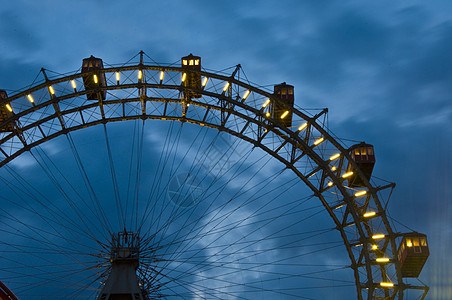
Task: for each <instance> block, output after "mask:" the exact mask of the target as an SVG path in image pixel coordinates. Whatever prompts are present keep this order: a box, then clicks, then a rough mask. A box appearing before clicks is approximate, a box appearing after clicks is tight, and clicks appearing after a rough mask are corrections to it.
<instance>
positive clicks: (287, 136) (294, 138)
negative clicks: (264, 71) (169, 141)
mask: <svg viewBox="0 0 452 300" xmlns="http://www.w3.org/2000/svg"><path fill="white" fill-rule="evenodd" d="M135 70H157V71H164V72H165V71H173V72H183V71H184V70H183V69H182V68H181V67H165V66H151V65H142V64H138V65H134V66H126V67H113V68H105V69H103V70H102V73H104V74H105V73H109V72H123V71H135ZM199 73H200V74H201V75H202V76H208V77H211V78H216V79H219V80H223V81H225V82H230V83H232V84H235V85H239V86H241V87H243V88H246V89H248V90H251V91H253V92H254V93H256V94H260V95H263V96H265V97H268V98H270V99H272V100H273V101H278V99H275V98H274V97H273V95H272V94H270V93H268V92H266V91H263V90H261V89H259V88H257V87H254V86H252V85H250V84H248V83H246V82H242V81H240V80H237V79H235V78H230V77H227V76H224V75H219V74H215V73H212V72H205V71H201V72H199ZM87 74H88V75H90V74H91V73H87ZM87 74H83V75H87ZM80 78H82V73H76V74H73V75H69V76H63V77H60V78H56V79H52V80H49V81H47V82H44V83H41V84H38V85H36V86H34V87H31V88H29V89H27V90H25V91H22V92H20V93H18V94H16V95H14V96H12V97H9V98H7V99H6V100H4V101H3V103H1V105H5V104H6V103H7V102H8V103H10V102H13V101H14V100H16V99H19V98H21V97H26V95H29V94H32V93H33V92H35V91H38V90H40V89H45V88H47V87H48V86H49V85H50V86H51V85H54V84H58V83H62V82H69V81H70V80H73V79H80ZM154 87H159V88H167V89H174V90H176V89H177V90H180V91H185V90H190V89H188V88H185V87H181V86H176V85H162V84H160V85H158V84H148V83H135V84H130V85H118V86H106V87H104V88H103V89H100V90H101V91H103V90H105V91H110V90H116V89H118V90H121V89H126V88H135V89H146V88H154ZM198 92H200V93H201V94H203V95H205V96H210V97H214V98H217V99H219V100H223V101H226V102H228V103H230V104H232V105H234V106H238V107H241V108H242V109H246V110H247V111H249V112H252V113H254V114H255V116H256V119H252V118H250V117H248V116H246V115H243V114H240V113H239V112H236V111H234V109H230V110H225V109H222V108H221V107H220V106H214V105H210V104H206V105H205V106H206V107H208V109H209V110H216V111H222V110H224V111H226V112H227V113H230V114H234V115H236V116H238V117H240V118H242V119H244V120H246V121H247V122H252V121H257V117H263V115H262V112H261V111H259V110H257V108H253V107H251V106H248V105H247V104H246V103H245V101H238V100H235V99H232V98H229V97H226V96H225V95H222V94H218V93H217V94H215V93H211V92H208V91H198ZM84 94H86V91H78V92H76V93H73V94H68V95H65V96H62V97H54V98H51V99H49V101H47V102H43V103H40V104H38V105H33V107H32V108H30V109H28V110H24V111H21V112H19V113H17V114H14V116H13V117H12V118H11V119H10V120H8V122H9V121H11V120H12V121H19V120H20V118H22V117H24V116H26V115H27V114H28V113H31V112H34V111H37V110H39V109H40V108H43V107H46V106H48V105H52V104H54V103H59V101H62V100H64V99H70V98H73V97H77V96H82V95H84ZM147 99H149V98H147ZM139 100H140V99H139V98H133V99H132V98H130V99H123V102H125V101H130V102H138V101H139ZM154 100H155V101H162V102H171V101H173V102H174V103H179V104H182V101H181V99H167V98H161V99H151V100H146V101H154ZM108 103H109V102H108V100H106V101H104V104H105V105H108ZM190 103H191V104H193V105H198V106H202V105H203V103H201V102H197V101H191V102H190ZM98 106H100V104H99V102H92V103H88V105H84V106H80V107H75V108H73V109H72V110H67V111H64V112H60V113H61V115H60V116H62V115H64V114H69V113H72V112H80V113H81V112H82V111H83V110H85V109H89V108H93V107H98ZM288 109H290V111H291V112H292V113H294V114H295V115H297V116H299V117H301V118H302V119H304V120H305V121H306V122H308V123H309V125H310V126H313V127H314V128H315V129H316V130H317V131H318V132H320V133H321V135H322V137H324V138H325V139H326V140H327V141H328V142H329V143H331V144H332V145H334V146H335V147H336V149H337V150H338V151H339V153H340V155H341V156H343V157H344V158H346V159H347V160H348V161H349V162H351V163H352V164H353V161H352V160H351V159H350V155H349V153H348V151H347V149H345V148H344V147H343V146H342V145H341V143H340V142H338V141H336V139H335V138H334V137H333V136H332V135H330V134H329V133H328V131H327V130H326V129H325V128H324V127H322V126H321V125H320V124H318V123H317V122H316V120H315V119H314V118H312V117H309V116H308V115H306V114H305V113H303V112H301V111H299V110H298V109H296V108H289V107H288ZM53 118H55V116H53V115H51V116H48V119H53ZM137 119H143V120H146V119H163V120H169V121H180V122H182V123H184V122H187V123H193V124H196V125H201V126H208V127H212V128H215V129H217V130H220V131H224V132H226V133H228V134H231V135H234V136H236V137H238V138H240V139H242V140H244V141H246V142H250V143H252V144H253V145H254V146H258V147H260V148H261V149H262V150H264V151H266V152H267V153H269V154H271V155H272V156H273V157H275V158H276V159H278V157H279V156H278V154H277V153H275V152H274V151H272V150H271V149H268V148H266V147H265V146H264V145H263V144H260V143H258V142H256V141H254V140H252V139H251V138H247V136H246V135H243V133H241V132H234V131H232V130H230V129H228V128H226V127H224V125H222V126H216V125H215V124H213V123H211V124H209V123H208V122H199V121H198V120H195V119H191V118H188V117H183V118H180V117H171V116H158V115H155V116H152V115H135V116H133V117H132V116H127V117H118V118H105V117H102V118H101V119H100V120H97V121H94V122H92V123H85V124H83V125H80V126H75V127H71V128H62V130H61V131H58V132H56V133H54V134H52V135H49V136H47V137H46V138H45V139H42V140H39V142H36V143H32V144H27V145H26V146H24V147H23V148H22V149H21V150H19V151H18V152H16V153H17V155H16V154H14V155H13V156H10V157H12V158H11V159H9V160H8V159H7V161H6V162H4V161H2V162H1V163H0V167H1V166H3V165H4V164H7V163H8V162H9V161H11V160H14V159H15V158H16V157H17V156H20V155H21V154H22V153H23V152H25V151H28V150H30V149H31V148H33V147H35V146H37V145H39V144H41V143H45V142H47V141H49V140H51V139H53V138H55V137H57V136H60V135H62V134H66V133H68V132H72V131H76V130H80V129H83V128H87V127H91V126H94V125H98V124H102V123H104V124H105V123H109V122H116V121H126V120H137ZM39 121H42V122H41V123H43V122H45V120H41V119H39ZM266 122H268V124H271V126H268V127H266V124H267V123H265V122H261V124H258V125H260V126H263V127H266V129H267V130H269V131H274V130H275V128H276V129H277V130H276V131H275V132H276V133H277V134H278V133H279V134H283V135H284V140H285V141H286V142H287V143H292V144H293V145H294V144H298V145H303V149H302V150H303V151H306V153H307V154H306V155H308V156H309V157H310V158H312V159H313V160H314V161H315V162H316V163H317V166H318V167H320V169H321V170H322V171H323V172H326V173H327V174H328V175H329V177H330V178H331V179H332V180H333V182H334V184H335V185H336V186H337V188H338V189H339V190H340V191H341V193H342V194H343V195H344V201H345V202H346V203H347V205H349V206H350V207H351V208H353V205H352V204H353V202H352V201H353V196H351V195H350V194H349V193H348V192H347V190H346V189H345V188H344V187H342V185H341V181H340V179H339V178H338V177H337V176H335V175H334V174H333V173H332V172H331V170H330V169H329V167H328V164H326V163H325V160H324V159H323V158H321V157H320V156H319V155H318V154H317V153H316V152H315V151H314V150H313V148H312V147H311V145H309V144H307V143H306V142H304V141H303V140H302V139H301V138H300V137H299V136H298V135H297V134H296V133H297V131H293V130H290V129H288V128H286V127H284V126H281V124H280V123H279V122H278V121H277V120H273V119H272V118H267V119H266ZM5 123H6V122H5ZM41 123H38V124H34V125H33V124H31V125H28V128H22V129H23V130H24V131H25V130H27V129H31V128H36V127H37V126H38V125H39V124H41ZM256 124H257V123H256ZM0 127H1V124H0ZM15 134H16V133H14V132H13V133H11V135H15ZM6 139H7V137H4V138H3V139H2V140H1V141H0V146H1V145H2V144H3V142H4V141H5V140H6ZM8 158H9V157H8ZM279 160H280V161H281V162H283V160H282V158H281V157H280V159H279ZM283 163H284V162H283ZM286 167H287V168H289V169H291V170H292V171H293V172H294V173H295V174H296V175H297V176H298V177H300V179H301V180H302V181H303V182H304V183H305V184H306V185H307V186H308V187H309V188H310V189H311V190H312V191H313V192H314V193H315V195H316V197H318V198H319V199H320V201H321V202H322V204H323V205H324V207H325V208H326V209H327V211H328V213H329V214H330V217H331V218H332V219H333V221H334V223H335V224H336V225H338V228H337V229H338V230H339V231H340V233H341V237H342V239H343V241H344V245H345V247H346V249H347V252H348V253H349V256H350V257H349V258H350V260H351V261H352V264H356V262H355V261H354V256H353V252H352V246H351V244H352V243H351V241H349V240H348V239H347V235H346V233H345V232H344V230H343V228H342V227H341V226H340V225H341V222H340V220H338V219H337V218H335V215H334V213H333V212H332V209H331V207H330V206H329V205H328V203H327V202H326V200H325V199H324V198H323V196H322V191H320V190H318V189H317V188H316V187H314V186H313V185H312V184H311V183H310V181H309V180H308V179H307V178H306V177H305V176H304V175H303V174H302V173H301V172H298V173H297V172H296V171H297V170H296V168H295V167H294V166H293V165H292V167H291V168H290V167H289V165H288V164H287V162H286ZM357 170H358V172H360V171H359V169H358V168H357ZM360 175H361V177H363V179H364V182H365V183H366V188H367V189H368V191H369V194H371V196H372V197H373V199H374V201H375V202H376V205H377V206H379V212H380V215H379V217H380V218H381V219H382V220H383V222H384V224H385V228H386V231H387V234H388V235H389V239H390V241H389V242H390V244H391V245H392V255H393V257H394V258H395V257H396V252H395V251H394V249H395V248H394V247H395V241H394V239H395V237H394V233H393V231H392V228H391V226H390V224H389V222H388V220H387V218H386V215H385V214H384V209H383V208H382V206H381V203H380V202H379V198H378V195H377V188H374V187H373V186H372V185H371V184H370V183H369V182H368V180H367V179H366V178H365V177H364V176H363V175H362V174H360ZM350 213H351V214H352V217H353V219H354V221H355V226H356V227H357V228H358V232H359V235H360V237H361V240H362V241H363V240H366V239H369V238H370V237H369V236H368V235H367V234H366V233H365V230H364V229H363V228H362V225H361V223H362V221H363V220H362V217H361V216H359V215H358V212H356V211H355V210H354V209H352V210H351V212H350ZM363 252H364V256H365V264H366V266H365V268H366V272H367V276H366V277H367V279H368V282H367V284H368V283H369V281H370V282H372V284H371V285H368V286H364V285H362V284H363V282H362V281H361V280H360V278H359V274H358V267H359V266H351V267H352V269H353V270H354V272H355V281H356V286H357V290H358V295H360V294H361V290H362V289H364V288H368V289H369V290H370V292H369V294H368V295H372V293H373V289H375V288H377V287H378V286H377V284H376V283H373V279H372V278H373V275H372V270H371V264H372V262H371V259H370V256H369V253H368V251H367V250H364V251H363ZM393 263H394V265H395V267H396V269H398V262H397V260H396V261H395V262H393ZM397 273H399V272H398V271H397ZM397 281H398V284H399V285H402V283H403V282H402V280H401V278H400V276H398V275H397ZM394 289H395V290H396V293H397V287H395V288H394ZM400 293H401V292H399V295H400ZM359 297H360V296H359ZM369 297H370V296H369Z"/></svg>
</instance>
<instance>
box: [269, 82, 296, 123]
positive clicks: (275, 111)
mask: <svg viewBox="0 0 452 300" xmlns="http://www.w3.org/2000/svg"><path fill="white" fill-rule="evenodd" d="M273 91H274V92H273V95H274V96H275V98H276V99H278V100H279V101H276V102H275V103H272V104H271V108H270V114H271V116H272V118H273V119H274V120H277V121H279V122H281V123H282V124H283V125H284V126H286V127H289V128H290V127H291V126H292V111H291V110H290V109H289V108H292V107H293V105H294V101H295V97H294V87H293V85H289V84H286V83H285V82H283V83H281V84H277V85H275V86H274V89H273ZM284 104H285V105H284Z"/></svg>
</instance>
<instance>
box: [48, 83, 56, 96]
mask: <svg viewBox="0 0 452 300" xmlns="http://www.w3.org/2000/svg"><path fill="white" fill-rule="evenodd" d="M49 92H50V94H52V95H55V90H54V89H53V87H52V86H51V85H49Z"/></svg>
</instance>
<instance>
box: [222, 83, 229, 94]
mask: <svg viewBox="0 0 452 300" xmlns="http://www.w3.org/2000/svg"><path fill="white" fill-rule="evenodd" d="M228 88H229V82H226V84H225V85H224V88H223V92H226V91H227V90H228Z"/></svg>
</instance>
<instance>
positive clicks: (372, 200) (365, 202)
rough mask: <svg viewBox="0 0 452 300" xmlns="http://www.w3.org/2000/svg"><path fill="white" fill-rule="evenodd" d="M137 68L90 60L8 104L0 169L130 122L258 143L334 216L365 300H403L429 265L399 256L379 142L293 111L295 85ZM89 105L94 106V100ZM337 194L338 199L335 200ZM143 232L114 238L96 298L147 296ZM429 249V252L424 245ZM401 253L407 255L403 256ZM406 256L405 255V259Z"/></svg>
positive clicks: (189, 68) (196, 70)
mask: <svg viewBox="0 0 452 300" xmlns="http://www.w3.org/2000/svg"><path fill="white" fill-rule="evenodd" d="M139 55H140V61H139V63H138V64H129V65H123V66H108V67H104V64H103V62H102V60H101V59H99V58H95V57H92V56H91V57H90V58H87V59H84V60H83V66H82V69H81V72H77V73H74V74H71V75H68V76H57V77H55V78H51V79H49V78H48V76H47V75H46V72H45V70H42V72H43V75H44V79H45V80H44V81H42V82H41V83H39V84H36V85H35V86H33V87H31V88H28V89H27V90H24V91H21V92H18V93H16V94H14V95H11V96H9V97H8V96H7V95H6V92H2V93H1V100H0V101H1V102H0V167H3V166H5V165H7V164H8V163H9V162H11V161H13V160H14V159H15V158H17V157H18V156H20V155H21V154H23V153H25V152H27V151H30V149H32V148H34V147H36V146H38V145H41V144H43V143H45V142H47V141H49V140H52V139H54V138H56V137H58V136H60V135H67V134H68V133H70V132H73V131H76V130H80V129H83V128H87V127H91V126H95V125H99V124H107V123H112V122H119V121H125V120H147V119H159V120H169V121H178V122H181V123H186V122H187V123H191V124H195V125H199V126H206V127H210V128H214V129H217V130H219V131H222V132H225V133H227V134H230V135H232V136H235V137H237V138H239V139H242V140H244V141H246V142H248V143H251V144H252V145H253V146H254V147H258V148H260V149H262V150H263V151H265V152H266V153H268V155H270V156H272V157H274V158H275V159H276V160H277V161H278V162H280V163H282V164H283V165H284V166H285V168H286V169H288V170H290V171H292V172H293V173H294V174H296V176H298V178H299V180H300V181H301V182H303V183H304V184H305V185H306V186H307V187H309V188H310V189H311V190H312V192H313V194H314V195H315V196H316V197H317V198H318V199H319V200H320V203H321V204H322V205H323V207H324V209H325V210H326V211H327V213H328V215H329V216H330V217H331V219H332V221H333V223H334V224H335V226H336V229H337V231H338V233H339V235H340V237H341V238H342V240H343V243H344V247H345V249H346V251H347V253H348V258H349V260H350V265H349V266H350V268H351V270H352V272H353V274H354V279H355V285H356V297H357V299H396V298H398V299H403V298H404V292H405V291H406V290H408V289H417V290H421V291H422V293H423V294H422V296H421V297H422V299H423V298H424V297H425V295H426V294H427V291H428V287H427V286H415V285H411V284H408V283H405V282H404V280H403V278H404V275H406V274H407V273H406V272H408V271H406V266H407V265H408V264H410V265H412V264H415V265H416V267H417V269H416V271H413V273H409V274H410V276H411V275H414V276H418V275H419V272H420V269H421V268H422V266H421V264H422V265H423V263H425V260H426V257H427V256H428V255H427V254H426V253H428V252H427V250H424V248H420V249H422V251H423V252H422V253H423V256H422V262H420V261H419V262H418V261H417V260H416V259H415V258H413V260H412V261H410V262H409V259H410V257H414V256H412V255H414V254H410V253H408V252H407V249H408V248H407V247H406V246H405V248H404V249H403V250H398V240H400V238H401V237H403V243H405V242H406V241H407V239H408V237H407V236H406V235H404V234H403V233H398V232H394V231H393V229H392V227H391V225H390V223H389V221H388V217H387V215H386V211H385V208H384V205H383V204H382V201H381V199H380V197H381V193H382V192H384V191H388V192H390V191H392V189H393V188H394V187H395V184H386V185H378V186H374V185H373V184H372V182H371V181H372V180H371V179H372V178H371V175H372V169H373V165H374V164H375V153H374V150H373V146H372V145H370V144H366V143H361V144H357V145H354V146H352V147H351V148H347V147H345V146H344V145H343V144H342V142H341V141H339V140H338V139H336V138H335V137H334V136H333V135H332V134H331V133H330V131H329V130H328V129H327V128H325V127H324V126H323V124H322V123H321V122H318V120H319V118H320V117H321V116H322V115H323V114H325V113H326V112H327V110H324V111H322V112H321V113H319V114H317V115H315V116H312V115H308V114H307V113H305V112H304V111H303V110H301V109H298V108H297V107H295V106H294V99H295V95H294V87H293V86H292V85H289V84H286V83H282V84H278V85H275V86H274V91H273V92H269V91H267V90H264V89H261V88H259V87H257V86H255V85H252V84H251V83H249V82H247V81H242V80H240V78H239V77H238V74H239V70H240V68H241V66H240V65H238V66H237V67H236V69H235V71H234V72H233V73H232V74H230V75H228V74H224V73H215V72H210V71H206V70H204V69H203V68H202V66H201V58H200V57H199V56H194V55H192V54H190V55H188V56H184V57H182V59H181V64H180V66H174V65H169V66H166V65H158V64H148V63H145V61H144V52H140V54H139ZM86 100H88V101H86ZM330 194H334V195H337V196H336V197H335V198H331V197H329V196H328V195H330ZM139 243H140V239H139V237H138V232H127V231H124V232H120V233H119V234H113V235H112V247H111V259H110V263H111V264H110V266H109V272H108V274H107V279H106V281H105V283H104V285H103V287H102V289H101V292H100V294H99V297H98V299H102V300H103V299H105V300H108V299H111V300H113V299H140V300H141V299H147V298H146V297H148V295H146V294H145V293H143V291H144V290H145V288H143V287H141V286H140V279H139V278H138V276H137V275H136V269H137V268H138V266H139V264H140V251H139V249H140V247H139ZM425 249H427V248H425ZM399 253H400V254H401V255H399ZM402 257H403V258H402Z"/></svg>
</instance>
